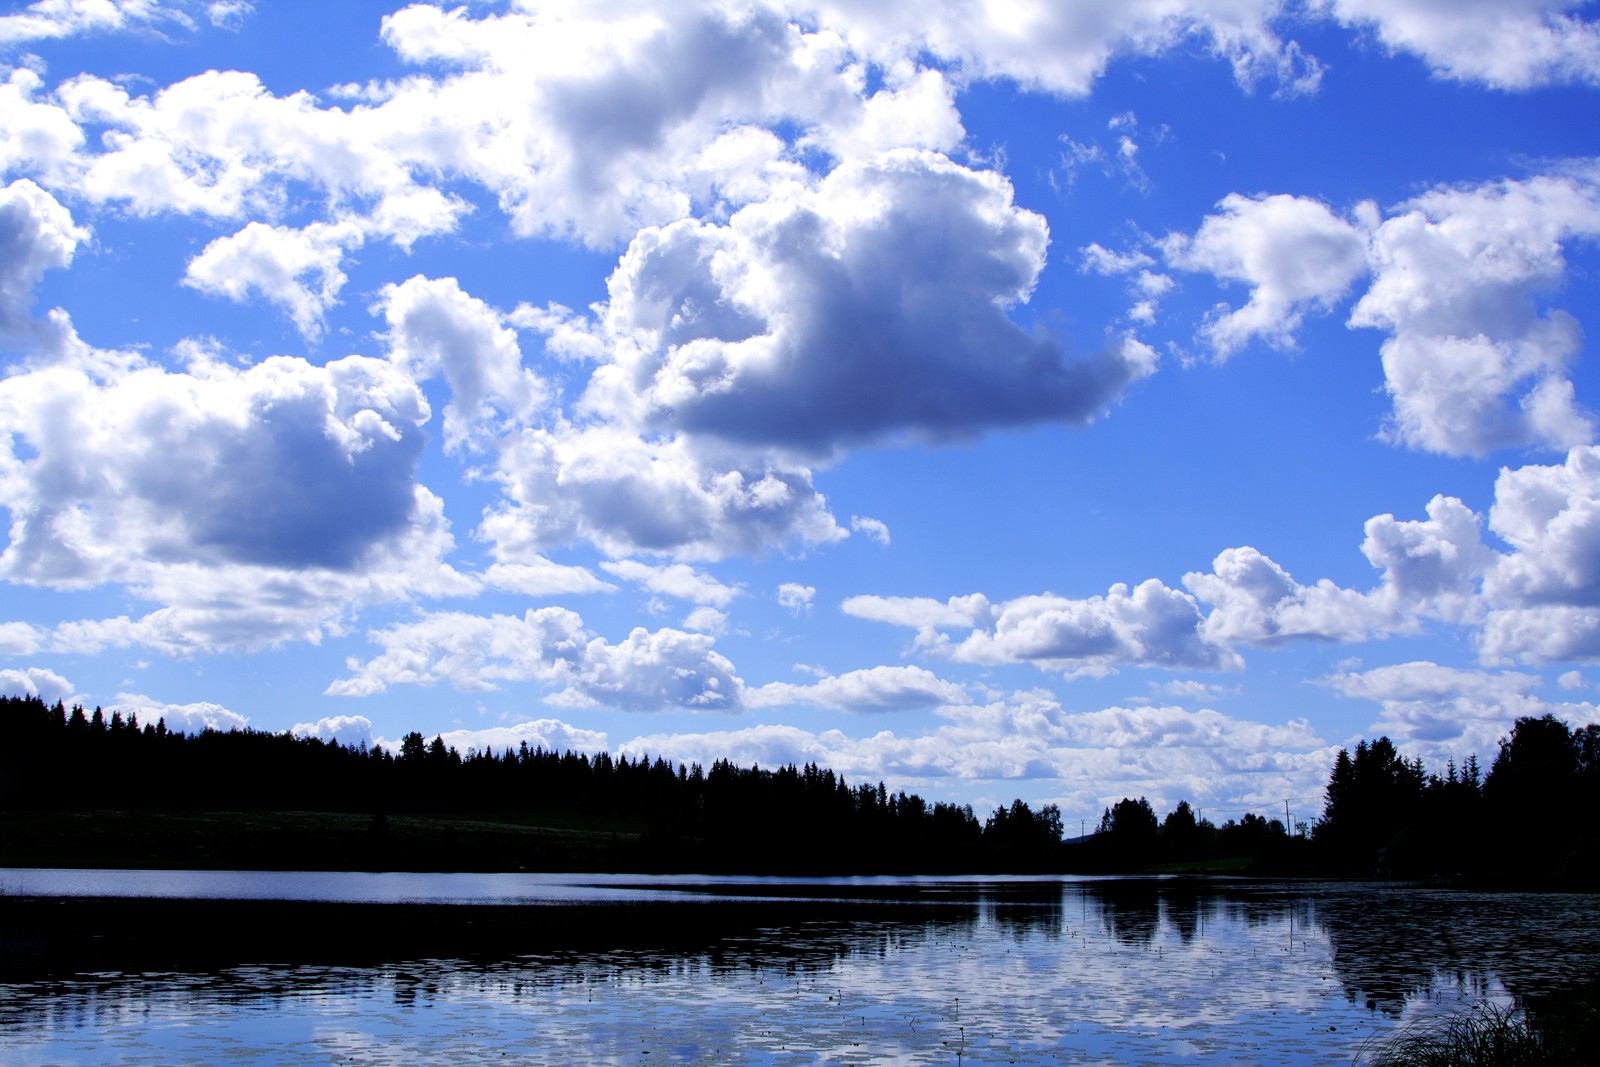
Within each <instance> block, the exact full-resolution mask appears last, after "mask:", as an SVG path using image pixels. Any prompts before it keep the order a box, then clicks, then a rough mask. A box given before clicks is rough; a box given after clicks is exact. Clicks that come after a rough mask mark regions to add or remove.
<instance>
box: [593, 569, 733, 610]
mask: <svg viewBox="0 0 1600 1067" xmlns="http://www.w3.org/2000/svg"><path fill="white" fill-rule="evenodd" d="M600 569H601V570H603V571H605V572H607V573H608V574H613V575H615V576H616V577H618V578H621V579H622V580H623V581H625V582H632V583H634V584H635V585H639V586H643V587H644V588H646V589H648V590H650V591H651V592H652V593H661V594H663V595H665V596H671V597H677V598H678V599H679V600H687V601H689V602H690V603H693V604H709V605H711V606H713V607H719V608H725V607H727V606H728V605H729V604H731V603H733V601H734V599H735V598H736V597H738V596H739V595H740V593H741V592H742V590H741V589H740V587H739V586H736V585H724V584H723V583H721V582H719V581H717V580H716V579H715V578H713V577H712V576H711V575H709V574H706V573H705V572H704V571H697V570H695V569H694V568H693V567H691V566H689V565H688V564H686V563H672V564H667V565H665V566H657V567H652V566H650V565H649V564H647V563H640V562H638V561H637V560H615V561H608V562H606V563H602V564H600Z"/></svg>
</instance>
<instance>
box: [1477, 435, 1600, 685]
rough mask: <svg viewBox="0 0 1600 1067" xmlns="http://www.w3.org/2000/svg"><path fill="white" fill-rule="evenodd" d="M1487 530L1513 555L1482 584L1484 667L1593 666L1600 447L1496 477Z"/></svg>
mask: <svg viewBox="0 0 1600 1067" xmlns="http://www.w3.org/2000/svg"><path fill="white" fill-rule="evenodd" d="M1489 528H1490V530H1492V531H1493V532H1494V533H1495V534H1497V535H1498V536H1499V537H1501V538H1502V539H1503V540H1504V541H1505V542H1506V543H1507V544H1509V545H1510V546H1511V547H1512V549H1513V551H1512V552H1511V553H1510V554H1508V555H1504V556H1502V557H1500V558H1499V559H1498V560H1497V561H1496V565H1495V566H1494V568H1493V569H1491V570H1490V571H1489V573H1488V575H1487V576H1486V578H1485V580H1484V587H1483V588H1484V596H1485V598H1486V600H1487V601H1488V603H1489V606H1490V611H1489V616H1488V619H1487V621H1486V623H1485V626H1484V631H1483V634H1482V637H1481V642H1480V651H1481V653H1482V655H1483V657H1484V659H1485V660H1486V661H1487V662H1490V663H1498V662H1502V661H1504V660H1507V659H1522V660H1527V661H1531V662H1560V661H1562V660H1584V661H1591V662H1592V661H1594V660H1597V659H1600V447H1596V446H1586V447H1583V448H1575V449H1573V450H1572V452H1571V453H1569V454H1568V456H1567V460H1566V462H1565V463H1562V464H1559V465H1551V466H1541V465H1537V464H1530V465H1528V466H1524V467H1520V468H1505V469H1502V470H1501V472H1500V476H1499V478H1498V479H1497V480H1496V482H1495V502H1494V505H1493V506H1492V507H1491V508H1490V509H1489Z"/></svg>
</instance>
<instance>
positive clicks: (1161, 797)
mask: <svg viewBox="0 0 1600 1067" xmlns="http://www.w3.org/2000/svg"><path fill="white" fill-rule="evenodd" d="M940 715H941V716H942V717H943V718H945V719H946V720H947V722H946V724H945V725H943V726H940V727H938V728H937V729H935V730H932V731H930V732H928V733H924V734H897V733H895V732H893V731H889V730H883V731H879V732H876V733H874V734H871V735H870V736H866V737H860V738H856V737H850V736H848V735H846V734H845V733H843V732H842V731H839V730H823V731H819V732H813V731H809V730H804V729H801V728H799V727H796V726H788V725H777V724H772V725H759V726H751V727H747V728H743V729H738V730H729V731H717V732H708V733H692V734H690V733H681V734H652V735H646V736H641V737H637V738H634V739H633V740H630V741H628V742H627V743H625V744H623V745H622V746H620V750H621V751H623V752H627V753H630V754H632V755H638V754H642V753H649V754H651V755H660V756H663V757H665V758H667V759H671V760H674V761H678V762H698V763H701V764H702V765H704V766H709V765H710V764H711V762H712V761H714V760H717V759H723V758H727V759H732V760H733V761H734V762H736V763H739V764H741V765H746V766H747V765H749V764H751V763H757V764H759V765H760V766H763V767H775V766H783V765H785V764H789V763H796V764H801V763H806V762H812V761H814V762H816V763H817V764H819V765H821V766H825V767H830V768H832V769H833V770H834V771H836V772H838V773H840V774H843V775H844V776H846V778H848V779H849V780H850V781H852V782H856V783H861V782H863V781H865V782H876V781H879V780H882V781H884V782H885V783H886V784H887V785H888V786H889V788H891V789H901V788H904V789H909V790H917V791H920V792H923V794H924V795H929V794H931V795H932V796H933V797H935V798H937V797H939V796H940V795H942V794H947V793H949V792H951V791H952V787H953V786H954V785H955V783H956V782H961V783H963V789H962V791H963V792H967V793H970V792H971V787H972V785H973V784H977V783H989V784H990V785H991V787H992V788H993V789H994V790H995V795H996V797H997V798H999V799H1000V800H1009V799H1010V798H1011V797H1013V796H1016V795H1017V794H1018V792H1019V791H1023V790H1025V791H1026V792H1028V793H1029V794H1032V795H1033V796H1035V797H1040V796H1041V795H1042V796H1043V797H1046V798H1048V799H1050V800H1052V801H1054V802H1057V803H1060V804H1061V805H1062V807H1063V808H1064V810H1066V811H1067V812H1069V813H1072V812H1080V813H1082V814H1083V815H1084V816H1086V817H1088V816H1098V814H1099V812H1100V811H1101V809H1102V807H1104V806H1106V805H1108V804H1111V803H1114V802H1115V801H1116V800H1118V799H1120V798H1122V797H1124V796H1141V795H1143V796H1148V797H1149V798H1150V800H1151V802H1152V803H1153V804H1155V805H1156V806H1157V807H1158V809H1159V810H1160V811H1163V812H1164V811H1166V810H1168V809H1169V808H1170V807H1171V806H1173V805H1175V804H1176V803H1177V802H1178V801H1179V800H1181V799H1187V800H1189V802H1190V803H1191V804H1196V805H1198V806H1201V807H1213V808H1215V807H1217V806H1225V807H1226V808H1228V809H1229V810H1231V811H1237V810H1239V809H1241V808H1245V807H1253V808H1255V809H1256V810H1258V811H1260V810H1273V808H1274V807H1275V808H1276V810H1279V811H1281V810H1282V808H1281V805H1282V798H1283V797H1285V796H1317V795H1320V793H1321V791H1322V787H1323V786H1324V785H1325V784H1326V781H1327V774H1328V767H1329V765H1330V764H1331V762H1332V760H1333V755H1334V750H1333V748H1332V747H1330V746H1328V745H1326V744H1324V743H1323V742H1322V741H1321V740H1320V739H1319V738H1318V737H1317V736H1316V734H1315V733H1314V732H1313V731H1312V730H1311V728H1310V727H1309V725H1308V724H1307V723H1306V722H1305V721H1303V720H1295V721H1292V722H1290V723H1287V724H1284V725H1281V726H1272V725H1267V724H1264V723H1258V722H1251V721H1248V720H1240V719H1232V718H1229V717H1228V716H1225V715H1222V714H1220V713H1218V712H1215V711H1186V710H1184V709H1182V708H1175V707H1136V708H1121V707H1111V708H1104V709H1100V710H1096V711H1086V712H1078V713H1072V712H1067V711H1064V710H1063V709H1062V708H1061V706H1060V705H1059V704H1058V703H1057V702H1056V701H1055V700H1054V699H1053V698H1052V697H1051V696H1049V695H1048V694H1044V693H1018V694H1014V695H1013V696H1011V697H1009V698H1007V699H1005V700H1000V701H996V702H994V703H991V704H984V705H967V706H948V707H945V708H944V709H942V710H941V711H940ZM1024 783H1025V784H1024Z"/></svg>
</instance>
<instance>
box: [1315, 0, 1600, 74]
mask: <svg viewBox="0 0 1600 1067" xmlns="http://www.w3.org/2000/svg"><path fill="white" fill-rule="evenodd" d="M1318 6H1320V7H1321V8H1322V9H1324V10H1326V11H1329V12H1330V13H1331V14H1333V15H1334V16H1335V17H1337V18H1338V19H1339V20H1340V21H1341V22H1344V23H1346V24H1347V25H1356V26H1371V27H1373V28H1374V29H1376V30H1377V33H1378V36H1379V38H1381V39H1382V41H1383V42H1384V43H1385V44H1386V45H1388V46H1389V47H1390V48H1392V49H1397V50H1405V51H1408V52H1414V53H1416V54H1417V55H1419V56H1421V57H1422V58H1423V59H1425V60H1426V61H1427V62H1428V64H1429V65H1430V66H1432V67H1433V69H1434V71H1435V72H1436V73H1438V74H1440V75H1443V76H1445V77H1450V78H1456V79H1460V80H1462V81H1481V82H1483V83H1485V84H1487V85H1491V86H1494V87H1495V88H1498V89H1529V88H1533V87H1535V86H1539V85H1547V84H1551V83H1561V82H1578V83H1588V84H1591V85H1592V84H1595V83H1597V82H1600V30H1597V29H1596V27H1595V24H1594V23H1593V22H1592V21H1590V20H1587V19H1585V18H1583V17H1582V14H1581V13H1580V12H1581V9H1583V8H1585V7H1586V6H1588V5H1587V4H1586V3H1585V2H1584V0H1490V2H1485V0H1475V2H1471V3H1452V2H1442V0H1321V2H1320V4H1319V5H1318Z"/></svg>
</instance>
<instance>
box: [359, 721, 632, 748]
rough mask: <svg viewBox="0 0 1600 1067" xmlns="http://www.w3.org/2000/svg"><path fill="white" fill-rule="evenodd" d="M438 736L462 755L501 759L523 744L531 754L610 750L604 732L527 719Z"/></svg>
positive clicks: (386, 743)
mask: <svg viewBox="0 0 1600 1067" xmlns="http://www.w3.org/2000/svg"><path fill="white" fill-rule="evenodd" d="M437 736H439V737H440V739H441V740H443V741H444V743H445V747H447V748H453V749H455V750H456V751H457V752H460V753H461V754H463V755H465V754H466V753H467V752H469V751H472V750H474V749H475V750H477V751H478V752H493V753H494V754H495V755H497V756H501V755H504V754H505V753H506V751H507V750H508V749H509V750H510V751H512V752H516V751H518V750H520V749H521V747H522V745H523V744H526V745H527V746H528V749H529V750H530V751H532V750H535V749H540V748H542V749H544V750H545V751H546V752H555V753H563V752H582V753H585V754H587V755H593V754H595V753H597V752H606V751H609V745H608V743H607V741H606V735H605V733H604V731H600V730H586V729H584V728H583V727H580V726H573V725H571V724H569V723H565V722H562V721H561V720H560V719H530V720H528V721H526V722H519V723H514V724H512V725H510V726H486V727H481V728H479V729H462V730H449V731H446V732H444V733H442V734H439V735H437ZM430 740H431V739H430ZM377 744H379V745H381V746H382V747H383V748H385V749H388V750H390V751H394V752H398V751H399V749H400V742H398V741H391V740H388V739H386V738H379V739H378V740H377Z"/></svg>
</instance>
